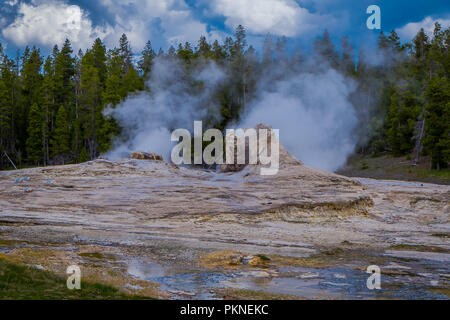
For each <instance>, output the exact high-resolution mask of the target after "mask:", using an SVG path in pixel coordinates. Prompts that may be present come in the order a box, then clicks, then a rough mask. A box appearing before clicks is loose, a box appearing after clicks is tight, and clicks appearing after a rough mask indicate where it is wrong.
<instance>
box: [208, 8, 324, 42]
mask: <svg viewBox="0 0 450 320" xmlns="http://www.w3.org/2000/svg"><path fill="white" fill-rule="evenodd" d="M211 10H212V11H213V12H214V13H215V14H219V15H223V16H224V17H225V18H226V20H225V24H226V25H227V26H228V27H230V28H235V27H236V26H237V25H239V24H241V25H244V26H245V27H246V28H247V30H248V31H249V32H251V33H254V34H266V33H271V34H274V35H280V36H288V37H294V36H298V35H301V34H304V33H306V32H308V31H311V30H312V29H314V28H316V27H318V26H321V27H322V28H325V26H326V25H329V23H330V17H325V16H321V15H316V14H312V13H310V12H309V11H308V10H307V9H305V8H302V7H300V6H299V5H298V3H297V2H295V1H294V0H246V1H241V0H213V1H211Z"/></svg>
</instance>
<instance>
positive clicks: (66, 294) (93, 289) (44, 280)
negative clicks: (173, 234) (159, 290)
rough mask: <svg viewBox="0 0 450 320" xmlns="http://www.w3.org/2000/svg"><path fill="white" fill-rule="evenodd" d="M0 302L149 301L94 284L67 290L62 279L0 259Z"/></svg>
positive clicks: (83, 283)
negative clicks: (10, 300)
mask: <svg viewBox="0 0 450 320" xmlns="http://www.w3.org/2000/svg"><path fill="white" fill-rule="evenodd" d="M0 299H12V300H18V299H20V300H22V299H25V300H72V299H83V300H112V299H127V300H129V299H149V298H147V297H139V296H129V295H126V294H124V293H122V292H120V291H119V290H118V289H116V288H113V287H111V286H106V285H102V284H98V283H85V282H83V281H82V282H81V290H69V289H67V286H66V279H65V278H63V277H59V276H57V275H55V274H53V273H50V272H47V271H42V270H39V269H36V268H32V267H28V266H19V265H16V264H12V263H10V262H8V261H6V260H4V259H2V258H1V256H0Z"/></svg>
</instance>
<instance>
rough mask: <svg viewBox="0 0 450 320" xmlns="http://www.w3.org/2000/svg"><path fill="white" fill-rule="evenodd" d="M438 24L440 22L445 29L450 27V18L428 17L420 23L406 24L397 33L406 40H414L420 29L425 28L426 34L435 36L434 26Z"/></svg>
mask: <svg viewBox="0 0 450 320" xmlns="http://www.w3.org/2000/svg"><path fill="white" fill-rule="evenodd" d="M436 22H439V23H440V24H441V25H442V28H443V29H445V28H448V27H450V18H447V19H433V18H432V17H426V18H425V19H423V20H422V21H420V22H410V23H408V24H406V25H405V26H403V27H401V28H399V29H397V33H398V35H399V36H400V37H401V38H402V39H404V40H412V39H413V38H414V37H415V36H416V34H417V33H418V32H419V31H420V29H421V28H423V30H424V31H425V33H426V34H427V35H429V36H431V35H432V34H433V31H434V24H435V23H436Z"/></svg>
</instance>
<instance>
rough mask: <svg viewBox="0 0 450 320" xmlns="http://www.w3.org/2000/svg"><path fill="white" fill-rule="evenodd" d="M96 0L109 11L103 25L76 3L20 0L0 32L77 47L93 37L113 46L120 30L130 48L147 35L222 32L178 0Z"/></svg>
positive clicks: (170, 38) (162, 37)
mask: <svg viewBox="0 0 450 320" xmlns="http://www.w3.org/2000/svg"><path fill="white" fill-rule="evenodd" d="M11 1H12V2H14V1H15V0H11ZM100 1H101V4H103V6H104V8H105V10H106V11H107V12H108V13H109V14H110V16H112V17H113V21H111V22H110V24H108V23H106V24H105V25H104V26H103V27H100V26H95V25H94V23H93V21H92V20H91V19H90V17H89V16H88V14H87V12H86V11H84V10H83V9H82V8H80V6H78V5H69V4H67V3H65V2H62V1H56V0H40V1H32V3H29V4H28V3H21V4H20V5H19V9H18V15H17V17H16V19H15V21H14V22H13V23H12V24H10V25H9V26H7V27H5V28H3V30H2V35H3V37H4V38H6V39H8V40H11V41H12V42H14V43H15V44H16V45H19V46H24V45H29V44H36V45H43V46H53V45H54V44H58V45H61V44H62V43H63V42H64V40H65V39H66V38H68V39H70V40H71V42H72V44H73V47H74V49H75V50H78V48H82V49H86V48H88V47H90V46H91V45H92V42H93V41H94V40H95V38H97V37H99V38H101V39H102V40H103V41H104V42H105V44H106V45H107V46H108V47H114V46H117V45H118V42H119V38H120V36H121V35H122V34H123V33H126V34H127V36H128V39H129V40H130V42H131V44H132V46H133V49H134V50H136V51H138V50H141V49H142V48H143V47H144V46H145V43H146V42H147V41H148V40H157V41H160V42H161V41H162V43H164V41H167V42H168V43H170V44H175V43H184V42H185V41H189V42H191V43H197V41H198V39H199V38H200V36H201V35H204V36H206V37H207V38H208V40H213V39H219V40H221V39H222V38H224V36H223V34H222V32H221V31H218V30H208V27H207V24H206V23H203V22H201V21H199V20H198V19H196V18H195V17H194V16H193V14H192V12H191V8H190V7H189V6H188V5H187V4H186V3H185V2H184V0H146V1H142V0H128V1H126V2H125V1H121V0H100ZM0 22H1V21H0Z"/></svg>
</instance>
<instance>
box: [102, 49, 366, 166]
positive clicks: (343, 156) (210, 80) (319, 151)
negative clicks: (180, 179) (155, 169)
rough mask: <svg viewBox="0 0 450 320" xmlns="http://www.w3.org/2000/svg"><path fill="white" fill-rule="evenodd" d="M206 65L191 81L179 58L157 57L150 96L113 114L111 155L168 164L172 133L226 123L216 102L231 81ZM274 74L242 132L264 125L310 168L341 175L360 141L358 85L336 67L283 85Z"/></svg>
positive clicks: (291, 76)
mask: <svg viewBox="0 0 450 320" xmlns="http://www.w3.org/2000/svg"><path fill="white" fill-rule="evenodd" d="M199 65H202V66H201V67H200V66H199V67H193V68H194V72H191V74H194V76H190V77H187V76H186V74H185V73H184V69H183V68H184V67H183V66H182V65H181V64H179V63H177V62H176V60H175V59H170V60H167V59H164V58H163V59H157V60H156V61H155V64H154V67H153V71H152V74H151V77H150V79H149V80H148V83H147V85H148V87H149V88H150V89H151V92H150V93H149V92H145V93H140V94H138V95H136V96H132V97H130V98H128V99H127V100H126V101H125V102H123V103H122V104H120V105H119V106H117V107H116V108H114V109H109V110H108V111H107V114H109V115H111V116H113V117H114V118H115V119H116V120H117V121H118V122H119V124H120V126H121V127H122V128H123V134H122V136H121V137H120V138H119V139H118V140H116V141H115V145H114V148H113V151H111V152H110V153H109V154H107V155H106V156H107V157H110V158H117V157H122V156H125V155H126V153H129V152H132V151H145V152H156V153H159V154H161V155H163V156H164V158H165V159H166V160H168V159H170V158H168V156H169V154H170V151H171V149H172V147H173V143H172V142H171V140H170V136H171V132H172V131H173V130H175V129H178V128H185V129H188V130H190V131H192V128H193V122H194V120H202V119H204V118H205V116H206V115H208V116H209V117H210V116H211V115H212V114H213V115H214V114H215V115H217V117H220V107H219V101H214V100H213V99H212V97H214V96H215V95H214V93H216V92H217V90H218V88H219V89H220V88H221V86H222V85H223V84H224V83H226V82H227V81H228V80H230V78H229V76H227V75H226V73H225V72H224V71H223V70H221V68H219V67H218V66H217V65H215V64H214V63H212V62H208V63H202V64H199ZM268 74H270V73H266V75H265V76H261V78H260V79H258V83H259V85H258V86H257V88H259V89H257V92H256V95H255V97H256V98H254V99H253V100H252V102H250V103H248V104H247V106H246V111H245V113H244V115H243V116H242V121H241V122H240V123H239V124H238V125H237V127H240V128H248V127H253V126H254V125H256V124H257V123H264V124H267V125H270V126H272V127H273V128H274V129H280V139H281V142H282V143H283V145H284V146H285V147H286V149H287V150H288V151H289V152H291V153H293V154H294V155H295V156H296V157H297V158H299V159H300V160H302V161H303V162H304V163H305V164H307V165H309V166H312V167H316V168H321V169H325V170H331V171H334V170H336V169H338V168H339V167H341V166H342V165H343V164H345V162H346V160H347V157H348V156H349V155H350V154H351V153H352V152H353V151H354V147H355V144H356V140H357V139H356V137H355V136H354V134H353V132H354V130H355V128H356V126H357V117H356V115H355V111H354V108H353V106H352V104H351V103H350V102H349V95H350V94H351V93H352V92H353V90H354V88H355V85H354V83H353V81H352V80H350V79H347V78H345V77H344V76H342V75H341V74H340V73H338V72H337V71H335V70H333V69H330V68H322V70H321V71H317V70H316V71H314V72H306V71H305V70H304V71H303V72H286V73H285V74H284V76H283V77H282V78H281V79H280V77H279V73H278V76H276V77H275V79H274V77H273V76H270V75H268ZM193 83H194V85H193ZM230 127H231V125H230ZM233 127H234V126H233ZM204 128H205V126H204Z"/></svg>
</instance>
